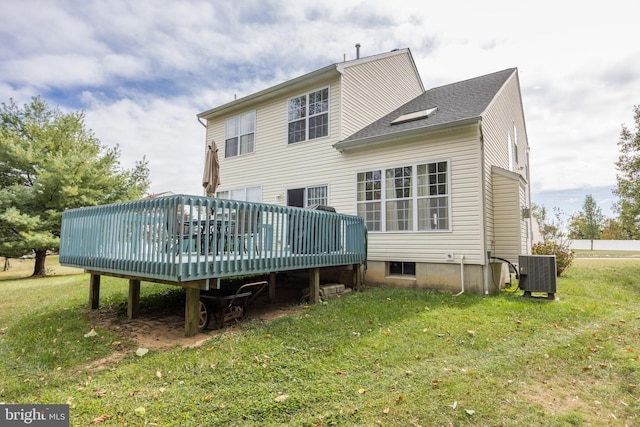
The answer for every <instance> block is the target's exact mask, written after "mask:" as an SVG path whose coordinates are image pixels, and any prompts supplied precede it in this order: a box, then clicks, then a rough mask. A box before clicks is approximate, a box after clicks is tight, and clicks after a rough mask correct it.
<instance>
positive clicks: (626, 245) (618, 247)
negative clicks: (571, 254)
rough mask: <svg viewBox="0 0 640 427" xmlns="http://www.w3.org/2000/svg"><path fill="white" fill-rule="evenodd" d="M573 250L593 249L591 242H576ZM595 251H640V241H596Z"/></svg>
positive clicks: (572, 247) (572, 246)
mask: <svg viewBox="0 0 640 427" xmlns="http://www.w3.org/2000/svg"><path fill="white" fill-rule="evenodd" d="M571 249H586V250H589V249H591V240H574V241H573V242H572V243H571ZM593 250H600V251H640V240H594V241H593Z"/></svg>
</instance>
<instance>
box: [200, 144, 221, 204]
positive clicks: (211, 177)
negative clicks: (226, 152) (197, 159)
mask: <svg viewBox="0 0 640 427" xmlns="http://www.w3.org/2000/svg"><path fill="white" fill-rule="evenodd" d="M218 185H220V161H219V160H218V147H216V142H215V141H213V140H212V141H211V144H209V146H208V148H207V155H206V156H205V162H204V174H203V175H202V186H203V187H204V191H205V194H206V195H207V197H214V196H215V195H216V189H217V188H218Z"/></svg>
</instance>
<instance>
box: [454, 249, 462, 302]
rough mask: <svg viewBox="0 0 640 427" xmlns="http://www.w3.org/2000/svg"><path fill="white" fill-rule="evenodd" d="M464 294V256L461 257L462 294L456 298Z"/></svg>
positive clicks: (459, 293)
mask: <svg viewBox="0 0 640 427" xmlns="http://www.w3.org/2000/svg"><path fill="white" fill-rule="evenodd" d="M463 293H464V255H460V292H458V293H457V294H455V296H456V297H457V296H459V295H462V294H463Z"/></svg>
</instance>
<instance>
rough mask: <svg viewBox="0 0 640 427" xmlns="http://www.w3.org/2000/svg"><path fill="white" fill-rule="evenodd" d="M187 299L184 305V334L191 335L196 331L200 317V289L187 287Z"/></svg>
mask: <svg viewBox="0 0 640 427" xmlns="http://www.w3.org/2000/svg"><path fill="white" fill-rule="evenodd" d="M186 291H187V300H186V302H185V306H184V335H185V336H186V337H193V336H195V335H196V334H197V333H198V319H199V317H200V289H195V288H187V289H186Z"/></svg>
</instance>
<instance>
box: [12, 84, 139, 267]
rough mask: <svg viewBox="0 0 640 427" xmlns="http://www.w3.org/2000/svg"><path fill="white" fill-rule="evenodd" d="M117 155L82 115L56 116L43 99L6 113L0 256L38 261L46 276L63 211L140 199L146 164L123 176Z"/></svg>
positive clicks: (74, 113) (124, 172)
mask: <svg viewBox="0 0 640 427" xmlns="http://www.w3.org/2000/svg"><path fill="white" fill-rule="evenodd" d="M119 156H120V152H119V149H118V148H117V147H116V148H106V147H104V146H102V145H101V144H100V141H98V139H97V138H96V137H95V136H94V134H93V132H92V131H91V130H88V129H86V127H85V124H84V113H83V112H71V113H63V112H62V111H60V110H59V109H58V108H56V109H50V108H49V106H48V105H47V103H46V102H45V101H43V100H41V99H40V98H39V97H35V98H32V100H31V103H29V104H25V105H24V106H23V107H22V108H20V107H18V106H17V105H16V104H15V103H14V102H13V100H11V101H10V102H9V103H8V104H5V103H2V108H1V109H0V224H1V225H0V256H5V257H16V256H21V255H27V254H31V253H33V254H35V257H36V262H35V267H34V272H33V274H34V276H43V275H45V259H46V255H47V251H48V250H56V249H57V248H58V246H59V236H60V227H61V220H62V212H63V211H64V210H65V209H69V208H76V207H81V206H93V205H100V204H105V203H112V202H119V201H125V200H132V199H137V198H140V197H141V196H142V195H143V194H144V192H145V191H146V190H147V188H148V186H149V170H148V166H147V162H146V160H145V159H143V160H142V161H140V162H137V163H136V166H135V167H134V168H133V169H131V170H121V168H120V164H119Z"/></svg>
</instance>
